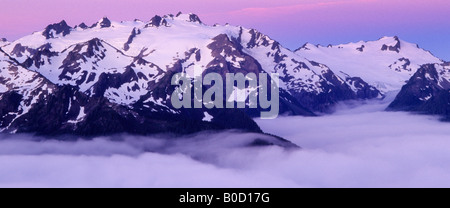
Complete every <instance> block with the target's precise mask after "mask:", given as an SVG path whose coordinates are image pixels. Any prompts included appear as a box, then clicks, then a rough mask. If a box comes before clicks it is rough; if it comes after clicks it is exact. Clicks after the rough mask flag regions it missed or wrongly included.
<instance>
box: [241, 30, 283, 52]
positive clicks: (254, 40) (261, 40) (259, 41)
mask: <svg viewBox="0 0 450 208" xmlns="http://www.w3.org/2000/svg"><path fill="white" fill-rule="evenodd" d="M249 33H250V35H251V38H250V41H248V43H247V48H254V47H256V46H265V47H267V46H269V45H270V44H271V43H273V42H276V41H272V39H270V38H269V37H268V36H266V35H264V34H262V33H260V32H259V31H257V30H255V29H251V30H250V31H249Z"/></svg>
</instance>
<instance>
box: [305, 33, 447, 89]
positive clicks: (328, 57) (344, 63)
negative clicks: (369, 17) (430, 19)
mask: <svg viewBox="0 0 450 208" xmlns="http://www.w3.org/2000/svg"><path fill="white" fill-rule="evenodd" d="M296 53H297V54H298V55H300V56H303V57H306V58H307V59H309V60H315V61H317V62H320V63H324V64H326V65H327V66H329V67H330V68H331V69H333V70H334V71H336V72H340V73H342V74H343V75H345V74H346V75H350V76H352V77H360V78H362V79H364V80H365V81H367V82H368V83H369V84H371V85H373V86H376V87H377V88H378V89H380V90H381V91H382V92H388V91H392V90H395V91H397V90H400V88H401V87H402V86H403V85H404V84H405V82H406V81H407V80H408V79H409V78H410V77H411V76H412V75H413V74H414V73H415V72H416V71H417V69H418V68H419V67H420V66H421V65H423V64H428V63H442V60H440V59H439V58H436V57H435V56H433V55H432V54H431V53H430V52H429V51H426V50H424V49H421V48H419V47H418V46H417V44H412V43H409V42H406V41H403V40H401V39H400V38H398V37H397V36H394V37H387V36H386V37H382V38H380V39H378V40H376V41H359V42H356V43H348V44H341V45H334V46H331V47H323V46H320V45H318V46H314V45H312V44H305V45H304V46H303V47H301V48H299V49H298V50H296Z"/></svg>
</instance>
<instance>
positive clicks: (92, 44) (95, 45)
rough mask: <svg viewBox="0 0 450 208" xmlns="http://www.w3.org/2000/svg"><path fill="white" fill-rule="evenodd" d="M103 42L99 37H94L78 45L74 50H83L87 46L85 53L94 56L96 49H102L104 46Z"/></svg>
mask: <svg viewBox="0 0 450 208" xmlns="http://www.w3.org/2000/svg"><path fill="white" fill-rule="evenodd" d="M102 42H103V41H102V40H100V39H98V38H93V39H91V40H89V41H87V42H85V43H81V44H78V45H76V46H75V49H74V50H73V51H82V49H83V48H84V47H87V50H86V51H85V53H86V55H87V56H88V57H92V56H94V55H95V51H101V49H102V48H103V44H102Z"/></svg>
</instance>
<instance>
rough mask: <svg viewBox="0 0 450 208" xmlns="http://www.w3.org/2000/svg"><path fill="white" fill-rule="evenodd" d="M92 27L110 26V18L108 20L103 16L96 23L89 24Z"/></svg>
mask: <svg viewBox="0 0 450 208" xmlns="http://www.w3.org/2000/svg"><path fill="white" fill-rule="evenodd" d="M94 27H100V28H108V27H111V20H109V19H108V18H107V17H103V18H102V19H101V20H99V21H98V22H97V23H95V24H93V25H92V26H91V28H94Z"/></svg>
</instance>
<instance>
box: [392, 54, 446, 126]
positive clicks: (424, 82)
mask: <svg viewBox="0 0 450 208" xmlns="http://www.w3.org/2000/svg"><path fill="white" fill-rule="evenodd" d="M449 80H450V63H444V64H427V65H423V66H422V67H421V68H420V69H419V70H418V71H417V72H416V73H415V74H414V76H412V77H411V79H410V80H409V82H408V83H407V84H406V85H405V86H403V88H402V90H401V91H400V93H399V94H398V96H397V97H396V99H395V100H394V102H392V103H391V105H390V106H389V108H388V110H400V111H413V112H419V113H426V114H432V115H441V116H443V118H444V119H445V120H448V121H450V81H449Z"/></svg>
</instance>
